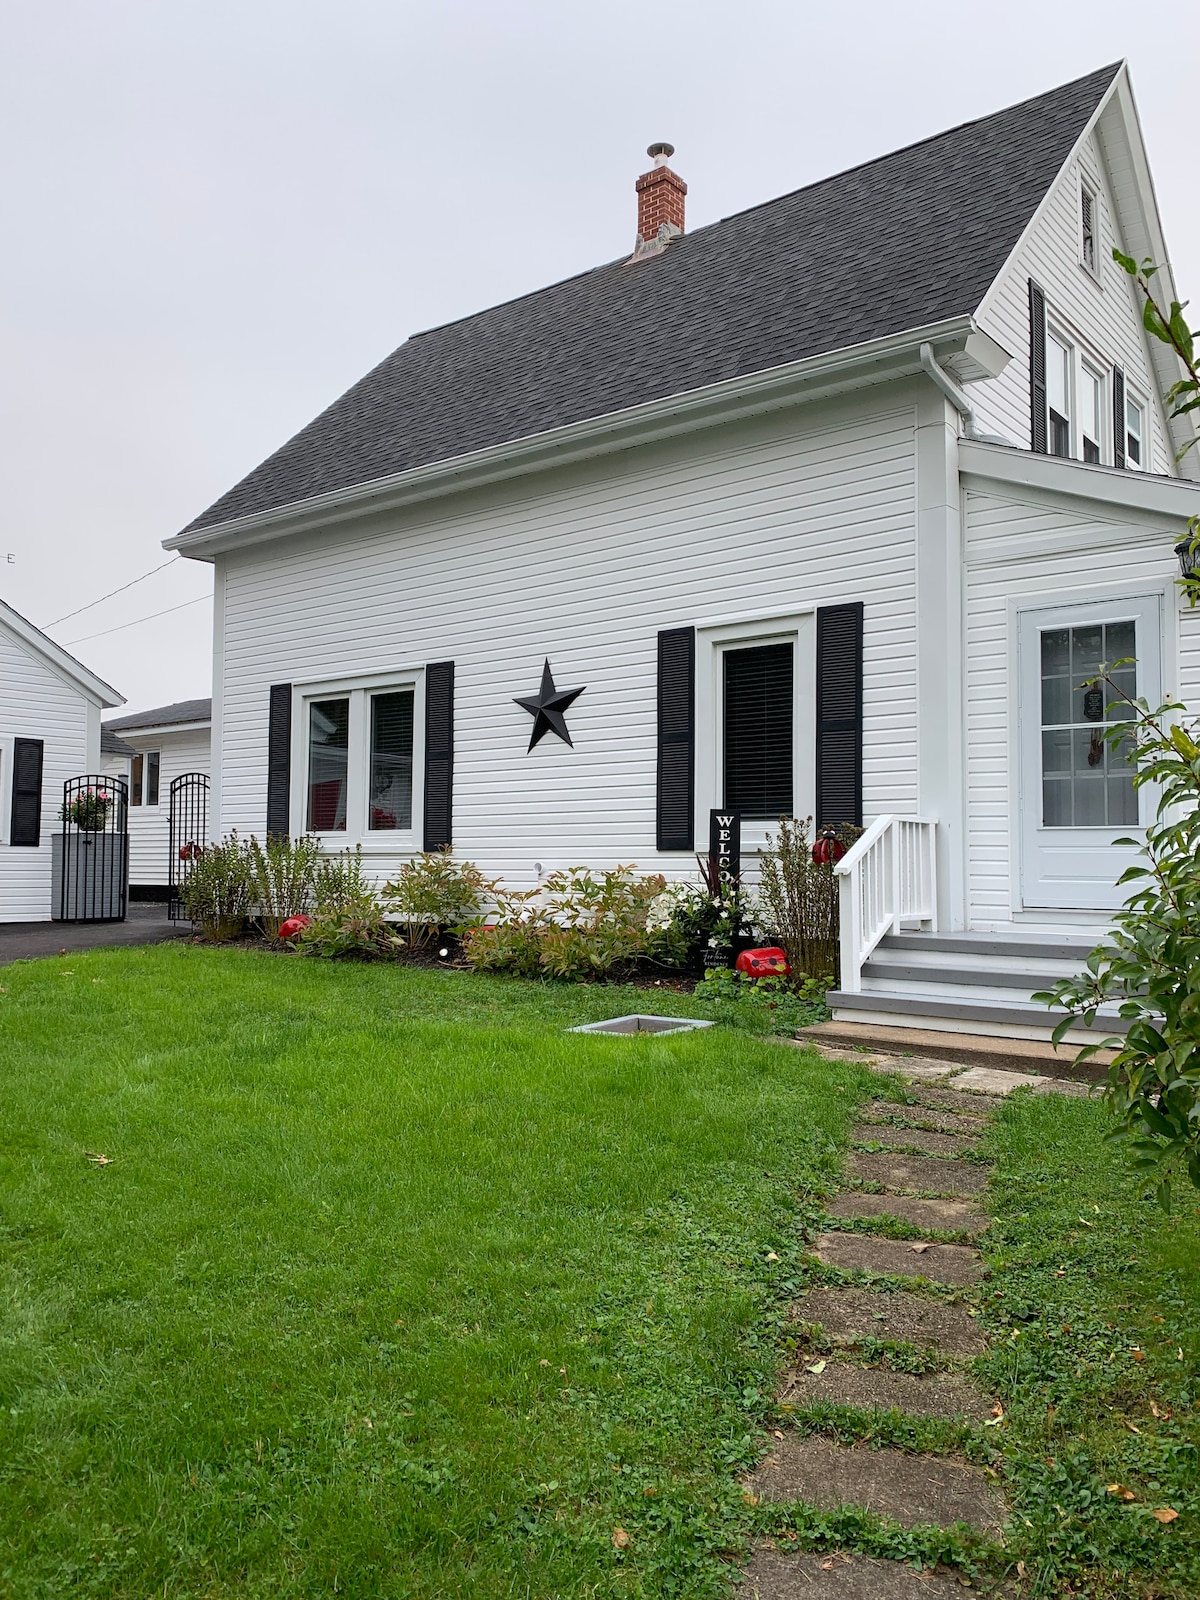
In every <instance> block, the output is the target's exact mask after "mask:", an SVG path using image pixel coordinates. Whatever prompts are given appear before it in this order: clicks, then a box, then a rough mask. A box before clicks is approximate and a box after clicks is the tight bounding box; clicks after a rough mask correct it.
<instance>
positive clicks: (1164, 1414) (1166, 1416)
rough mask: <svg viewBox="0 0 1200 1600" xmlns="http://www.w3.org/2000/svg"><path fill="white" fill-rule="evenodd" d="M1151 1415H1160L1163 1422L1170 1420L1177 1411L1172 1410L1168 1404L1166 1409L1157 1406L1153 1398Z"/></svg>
mask: <svg viewBox="0 0 1200 1600" xmlns="http://www.w3.org/2000/svg"><path fill="white" fill-rule="evenodd" d="M1150 1415H1151V1416H1152V1417H1158V1418H1159V1419H1160V1421H1162V1422H1170V1420H1171V1418H1172V1417H1173V1416H1174V1415H1175V1413H1174V1412H1173V1411H1172V1410H1171V1408H1170V1406H1168V1407H1167V1408H1166V1410H1165V1411H1164V1410H1163V1409H1162V1408H1161V1407H1160V1406H1156V1405H1155V1403H1154V1401H1153V1400H1151V1402H1150Z"/></svg>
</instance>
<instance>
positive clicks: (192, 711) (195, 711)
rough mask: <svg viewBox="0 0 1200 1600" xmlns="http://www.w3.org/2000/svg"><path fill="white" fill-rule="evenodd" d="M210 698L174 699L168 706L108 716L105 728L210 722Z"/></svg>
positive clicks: (159, 726) (164, 726)
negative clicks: (118, 715) (125, 714)
mask: <svg viewBox="0 0 1200 1600" xmlns="http://www.w3.org/2000/svg"><path fill="white" fill-rule="evenodd" d="M211 721H212V700H211V698H209V699H205V700H176V701H175V702H174V703H173V704H172V705H169V706H154V707H153V708H152V709H151V710H149V711H134V712H131V713H130V714H129V715H127V716H124V717H110V718H109V720H108V721H107V722H106V723H105V724H104V726H105V727H106V728H110V729H113V730H114V731H116V732H118V733H121V732H125V731H133V730H134V729H136V728H171V727H174V726H175V725H176V724H177V723H178V724H179V725H181V726H182V725H183V724H184V723H186V722H211Z"/></svg>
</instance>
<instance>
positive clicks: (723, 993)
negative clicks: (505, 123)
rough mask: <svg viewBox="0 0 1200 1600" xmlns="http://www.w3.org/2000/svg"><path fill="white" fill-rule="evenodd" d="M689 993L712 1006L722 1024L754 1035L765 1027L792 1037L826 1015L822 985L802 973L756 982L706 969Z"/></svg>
mask: <svg viewBox="0 0 1200 1600" xmlns="http://www.w3.org/2000/svg"><path fill="white" fill-rule="evenodd" d="M693 993H694V995H695V997H696V999H697V1000H709V1001H713V1002H715V1003H716V1005H717V1007H718V1009H719V1011H720V1012H721V1013H722V1014H721V1021H722V1022H728V1023H731V1024H732V1025H733V1026H734V1027H737V1026H739V1025H741V1026H743V1027H751V1028H754V1029H756V1030H758V1031H762V1030H763V1029H764V1028H768V1027H769V1028H773V1029H776V1030H777V1031H778V1032H780V1033H795V1031H796V1029H797V1028H807V1027H809V1026H810V1025H811V1024H812V1023H814V1022H821V1021H823V1020H824V1019H825V1018H826V1017H827V1016H828V1015H829V1013H828V1011H827V1010H826V1008H825V985H824V983H822V982H821V980H820V979H819V978H810V977H807V976H806V975H805V974H804V973H802V972H801V973H796V972H793V973H792V975H791V976H790V977H787V978H780V977H775V976H769V977H764V978H756V977H754V976H753V975H752V974H751V973H749V972H738V971H736V970H735V969H734V968H733V967H709V968H708V969H707V971H706V972H705V974H704V979H703V981H702V982H700V983H698V984H697V985H696V987H695V989H694V990H693Z"/></svg>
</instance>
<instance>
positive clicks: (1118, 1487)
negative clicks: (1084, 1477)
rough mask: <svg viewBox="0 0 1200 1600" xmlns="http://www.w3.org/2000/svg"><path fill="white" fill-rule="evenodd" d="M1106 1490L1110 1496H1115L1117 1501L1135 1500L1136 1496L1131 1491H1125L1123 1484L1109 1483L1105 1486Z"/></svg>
mask: <svg viewBox="0 0 1200 1600" xmlns="http://www.w3.org/2000/svg"><path fill="white" fill-rule="evenodd" d="M1107 1488H1108V1493H1109V1494H1112V1495H1116V1497H1117V1499H1118V1500H1136V1499H1137V1495H1135V1494H1134V1492H1133V1490H1132V1489H1127V1488H1126V1487H1125V1485H1124V1484H1123V1483H1110V1484H1109V1485H1108V1486H1107Z"/></svg>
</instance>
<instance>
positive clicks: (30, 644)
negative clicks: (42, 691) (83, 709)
mask: <svg viewBox="0 0 1200 1600" xmlns="http://www.w3.org/2000/svg"><path fill="white" fill-rule="evenodd" d="M0 624H2V625H4V626H5V627H7V629H8V631H9V632H10V633H11V634H12V635H13V636H14V638H16V639H17V640H18V641H19V642H20V643H21V644H22V645H23V646H24V647H25V648H26V649H27V650H28V651H29V652H30V654H31V655H37V656H41V658H42V660H43V661H45V662H46V663H47V664H48V665H49V666H51V667H53V668H54V670H55V671H56V672H57V673H58V674H59V676H60V677H63V678H66V679H68V680H69V681H70V682H71V683H73V684H74V685H75V686H76V688H78V689H81V690H82V691H83V693H84V694H86V695H87V696H88V698H89V699H91V700H96V701H98V702H99V704H100V705H101V706H102V707H108V706H123V705H124V704H125V696H124V695H122V694H118V693H117V691H116V690H115V689H114V688H113V686H112V685H111V684H110V683H105V681H104V679H103V678H98V677H97V676H96V674H95V673H94V672H92V671H90V670H89V669H88V668H87V667H85V666H84V664H83V662H82V661H77V660H76V659H75V657H74V656H73V655H69V654H68V652H67V651H66V650H64V649H63V647H62V645H60V644H55V642H54V640H53V639H52V638H51V637H50V635H49V634H47V633H43V632H42V630H41V629H40V628H35V627H34V625H33V623H32V622H30V620H29V618H28V617H23V616H22V615H21V613H20V612H19V611H14V610H13V608H12V607H11V606H10V605H8V604H6V602H5V601H3V600H0Z"/></svg>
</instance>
